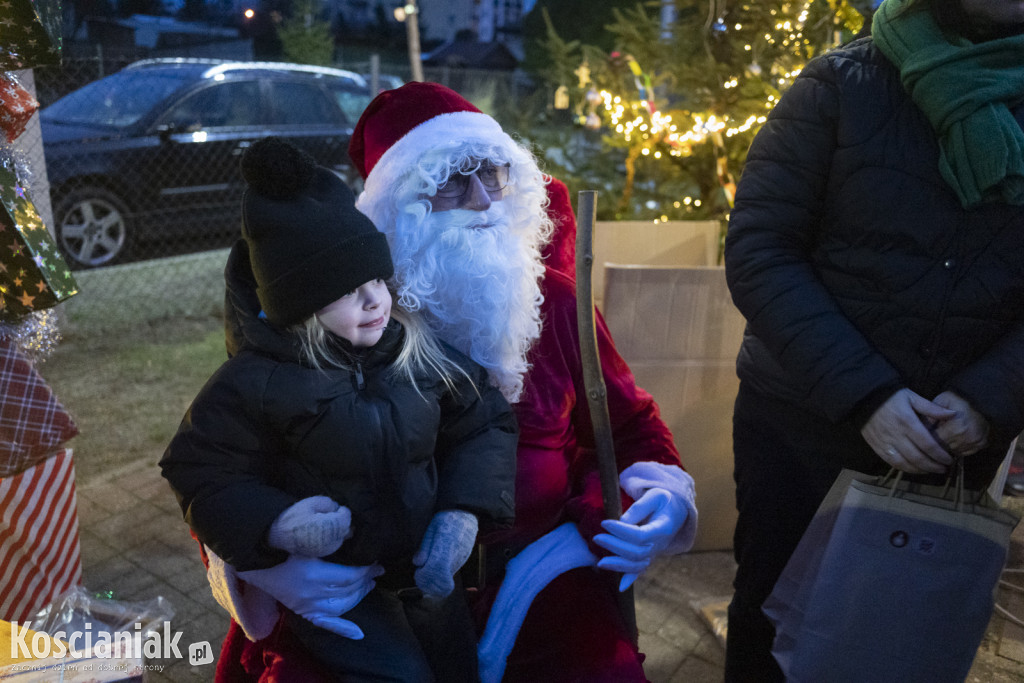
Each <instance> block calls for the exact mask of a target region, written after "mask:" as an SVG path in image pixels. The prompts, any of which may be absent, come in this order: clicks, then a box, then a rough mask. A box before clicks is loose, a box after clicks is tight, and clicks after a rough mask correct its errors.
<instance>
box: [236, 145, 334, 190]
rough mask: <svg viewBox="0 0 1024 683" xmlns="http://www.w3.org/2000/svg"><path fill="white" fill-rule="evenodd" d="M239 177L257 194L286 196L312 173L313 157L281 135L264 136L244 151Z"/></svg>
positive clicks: (313, 167) (303, 187)
mask: <svg viewBox="0 0 1024 683" xmlns="http://www.w3.org/2000/svg"><path fill="white" fill-rule="evenodd" d="M241 167H242V177H243V178H245V182H247V183H249V187H250V188H252V190H253V191H255V192H256V193H257V194H260V195H263V196H264V197H267V198H269V199H289V198H291V197H294V196H296V195H298V194H299V193H301V192H302V190H304V189H305V188H307V187H308V186H309V184H310V181H312V179H313V176H314V175H316V167H317V164H316V160H315V159H313V157H312V156H311V155H310V154H309V153H308V152H306V151H305V150H301V149H299V148H298V147H295V146H294V145H292V144H290V143H288V142H285V141H284V140H282V139H281V138H275V137H270V138H264V139H263V140H260V141H259V142H256V143H254V144H253V145H252V146H251V147H250V148H249V149H247V150H246V151H245V154H244V155H243V156H242V161H241Z"/></svg>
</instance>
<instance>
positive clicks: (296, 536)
mask: <svg viewBox="0 0 1024 683" xmlns="http://www.w3.org/2000/svg"><path fill="white" fill-rule="evenodd" d="M351 535H352V512H351V511H350V510H349V509H348V508H347V507H344V506H342V505H338V504H337V503H335V502H334V501H333V500H331V499H330V498H328V497H327V496H311V497H310V498H303V499H302V500H300V501H299V502H298V503H295V504H294V505H292V506H291V507H289V508H288V509H287V510H285V511H284V512H282V513H281V514H280V515H279V516H278V518H277V519H275V520H274V523H273V524H271V525H270V531H269V532H267V543H269V544H270V546H271V547H274V548H277V549H278V550H286V551H288V552H289V553H292V554H295V555H303V556H305V557H324V556H325V555H330V554H331V553H333V552H334V551H335V550H337V549H338V548H340V547H341V544H342V543H343V542H344V541H345V539H346V538H349V537H350V536H351Z"/></svg>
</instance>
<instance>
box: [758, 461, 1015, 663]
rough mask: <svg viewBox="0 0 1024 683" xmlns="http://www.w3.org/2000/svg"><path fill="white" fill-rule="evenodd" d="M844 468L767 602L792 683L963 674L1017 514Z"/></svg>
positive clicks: (952, 487) (958, 493)
mask: <svg viewBox="0 0 1024 683" xmlns="http://www.w3.org/2000/svg"><path fill="white" fill-rule="evenodd" d="M892 474H893V473H892V472H890V475H888V476H886V477H883V478H879V477H871V476H868V475H864V474H861V473H857V472H852V471H850V470H844V471H843V472H842V473H841V475H840V476H839V478H838V479H837V480H836V483H835V484H834V485H833V487H832V489H831V490H830V492H829V494H828V496H826V498H825V500H824V502H823V503H822V505H821V507H819V509H818V512H817V514H816V515H815V518H814V520H813V521H812V523H811V525H810V526H809V527H808V530H807V532H806V533H805V535H804V537H803V538H802V539H801V542H800V544H799V545H798V546H797V549H796V551H795V552H794V554H793V557H792V558H791V559H790V562H789V563H788V564H787V566H786V568H785V570H784V571H783V574H782V576H781V577H780V579H779V581H778V583H777V584H776V586H775V590H774V591H773V592H772V595H771V596H770V597H769V599H768V600H767V601H766V602H765V605H764V611H765V613H766V614H767V615H768V617H769V619H771V620H772V622H773V623H774V624H775V628H776V638H775V643H774V647H773V649H772V653H773V655H774V656H775V658H776V660H777V661H778V662H779V665H780V666H781V667H782V670H783V672H784V673H785V674H786V679H787V681H803V682H807V683H811V682H818V681H829V682H830V683H841V682H843V681H864V682H867V681H886V680H893V681H895V680H898V681H901V683H902V682H905V681H922V682H925V681H927V682H928V683H938V682H941V681H957V682H958V683H959V682H961V681H963V680H964V678H965V677H966V676H967V673H968V671H969V670H970V667H971V663H972V662H973V660H974V656H975V654H976V653H977V649H978V646H979V644H980V643H981V639H982V637H983V636H984V633H985V628H986V627H987V625H988V622H989V619H990V618H991V615H992V610H993V605H994V592H995V588H996V585H997V582H998V580H999V575H1000V573H1001V572H1002V569H1003V566H1004V564H1005V562H1006V553H1007V548H1008V546H1009V540H1010V534H1011V533H1012V531H1013V529H1014V527H1015V526H1016V524H1017V521H1018V520H1017V518H1016V517H1015V516H1014V515H1012V514H1010V513H1009V512H1007V511H1006V510H1002V509H1000V508H999V507H998V506H997V505H996V504H995V502H994V501H993V500H992V498H991V497H990V496H989V495H988V494H987V493H986V492H973V491H970V492H965V491H964V490H963V463H962V460H961V461H958V463H957V465H956V477H955V481H953V482H950V483H948V484H947V485H946V486H928V485H922V484H915V483H912V482H907V481H903V480H902V479H901V476H900V475H899V474H897V475H896V476H892Z"/></svg>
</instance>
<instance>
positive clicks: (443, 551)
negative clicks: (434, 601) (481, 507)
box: [412, 510, 477, 598]
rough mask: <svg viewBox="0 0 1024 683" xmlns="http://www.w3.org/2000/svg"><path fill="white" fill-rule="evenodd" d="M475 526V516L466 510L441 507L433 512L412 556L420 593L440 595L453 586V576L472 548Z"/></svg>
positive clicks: (446, 593) (447, 592) (444, 594)
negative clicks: (439, 510) (420, 541)
mask: <svg viewBox="0 0 1024 683" xmlns="http://www.w3.org/2000/svg"><path fill="white" fill-rule="evenodd" d="M476 530H477V521H476V516H475V515H473V514H470V513H468V512H463V511H462V510H443V511H441V512H438V513H437V514H436V515H434V518H433V519H432V520H430V526H429V527H427V533H425V534H424V535H423V542H422V543H421V544H420V549H419V552H417V553H416V555H414V556H413V558H412V563H413V564H415V565H416V566H417V567H419V569H417V570H416V574H415V577H416V585H417V586H418V587H419V589H420V590H421V591H423V594H424V595H426V596H427V597H431V598H443V597H445V596H446V595H448V594H449V593H451V592H452V590H454V588H455V581H454V579H453V577H454V576H455V572H457V571H459V569H461V568H462V565H464V564H466V560H468V559H469V556H470V554H471V553H472V552H473V545H474V544H475V543H476Z"/></svg>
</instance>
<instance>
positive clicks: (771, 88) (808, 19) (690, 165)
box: [536, 0, 868, 221]
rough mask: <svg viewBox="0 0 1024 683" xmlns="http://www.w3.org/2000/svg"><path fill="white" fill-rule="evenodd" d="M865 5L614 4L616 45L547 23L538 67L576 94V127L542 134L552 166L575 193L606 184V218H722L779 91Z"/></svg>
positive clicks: (835, 1)
mask: <svg viewBox="0 0 1024 683" xmlns="http://www.w3.org/2000/svg"><path fill="white" fill-rule="evenodd" d="M538 11H541V12H544V8H543V7H541V8H540V9H539V10H538ZM867 13H868V11H867V10H863V11H861V10H859V9H857V8H855V7H852V6H850V5H848V4H847V2H845V0H807V1H804V0H799V1H796V2H787V1H782V0H757V1H756V2H755V1H754V0H745V1H733V0H701V1H700V2H697V1H695V0H678V1H677V2H674V3H673V2H660V3H647V4H636V5H634V6H632V7H624V8H621V9H620V8H616V9H613V10H612V15H613V17H614V21H613V22H612V23H611V24H608V25H606V26H605V27H604V28H605V31H607V32H608V33H610V34H611V35H612V36H613V37H614V40H613V41H612V42H613V43H614V45H615V48H614V49H613V50H612V51H610V52H609V51H605V50H603V49H602V48H600V47H598V46H597V45H594V44H589V43H587V42H584V41H582V40H574V41H565V40H563V39H562V38H561V37H560V36H559V32H558V29H557V27H556V26H555V25H554V24H553V23H552V22H550V21H548V22H547V23H546V33H545V35H544V36H543V37H542V38H541V39H539V40H538V41H537V42H538V44H539V45H540V46H541V47H542V48H543V49H544V50H546V52H547V54H548V55H549V56H550V60H549V62H548V63H546V64H545V65H544V66H543V68H540V69H538V70H537V73H536V75H537V76H538V77H539V78H540V79H541V80H542V81H543V82H544V83H545V84H546V91H547V92H551V91H552V90H554V92H556V93H557V94H558V96H559V98H560V99H561V102H562V103H566V101H567V102H568V111H569V112H571V117H567V118H570V120H571V121H572V122H573V125H574V126H575V130H572V129H570V128H568V127H563V128H562V134H561V138H560V139H557V138H555V137H553V136H551V135H550V134H549V136H548V138H547V139H544V140H538V141H537V142H538V144H539V145H540V146H541V147H542V148H543V149H544V150H545V151H544V157H545V162H546V167H547V169H548V171H549V172H551V173H552V174H553V175H558V176H559V177H567V178H568V180H567V182H568V183H569V185H570V188H571V189H573V190H576V189H595V188H597V189H599V190H600V189H601V188H604V192H603V194H604V195H605V197H604V198H603V201H602V203H601V204H599V210H598V215H599V218H602V219H619V220H626V219H630V220H636V219H651V220H654V221H662V220H673V219H703V218H723V217H725V216H726V215H727V214H728V210H729V208H730V206H731V202H732V194H733V191H734V188H735V178H737V177H738V176H739V173H740V172H741V170H742V166H743V161H744V158H745V155H746V150H747V148H748V146H749V144H750V141H751V140H752V139H753V136H754V134H755V133H756V132H757V130H758V129H759V128H760V126H761V124H763V123H764V121H765V117H766V116H767V114H768V113H769V111H770V110H771V108H772V107H773V106H774V105H775V103H776V102H777V101H778V98H779V96H780V95H781V93H782V92H783V91H784V90H785V89H786V88H787V87H788V86H789V85H790V84H791V83H792V82H793V79H794V78H795V77H796V75H797V74H798V73H799V72H800V70H801V68H802V67H803V65H804V64H805V63H806V62H807V60H809V59H811V58H812V57H814V56H815V55H818V54H820V53H822V52H824V51H826V50H828V49H830V48H832V47H834V46H836V45H839V44H841V43H843V42H846V41H848V40H850V39H852V38H853V37H855V35H856V34H857V33H858V32H860V31H861V30H862V28H863V25H864V14H867ZM556 106H557V104H556ZM595 152H598V156H599V157H601V159H600V161H599V162H597V163H591V162H589V161H588V155H594V153H595ZM612 159H613V160H615V162H616V163H614V164H609V160H612ZM610 169H613V171H611V172H610ZM584 185H586V186H589V187H584Z"/></svg>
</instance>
